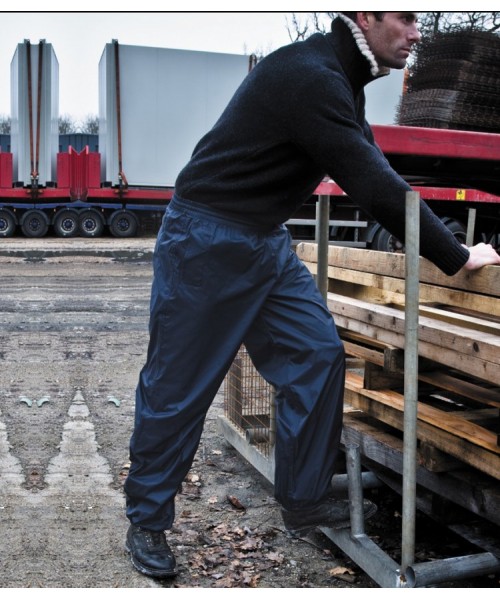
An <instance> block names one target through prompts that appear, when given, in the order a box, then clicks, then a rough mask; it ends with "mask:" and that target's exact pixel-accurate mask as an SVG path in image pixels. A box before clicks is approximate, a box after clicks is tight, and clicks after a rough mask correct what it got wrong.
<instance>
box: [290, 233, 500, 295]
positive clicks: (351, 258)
mask: <svg viewBox="0 0 500 600" xmlns="http://www.w3.org/2000/svg"><path fill="white" fill-rule="evenodd" d="M296 252H297V255H298V256H299V258H300V259H301V260H304V261H307V262H318V261H317V244H314V243H302V244H298V245H297V248H296ZM328 264H329V265H331V266H336V267H341V268H346V269H354V270H356V271H362V272H368V273H376V274H379V275H386V276H389V277H399V278H400V279H404V278H405V256H404V254H396V253H392V252H380V251H378V250H367V249H365V248H346V247H341V246H329V248H328ZM499 275H500V266H497V265H488V266H486V267H483V268H482V269H479V270H477V271H460V272H459V273H457V274H456V275H454V276H452V277H449V276H446V275H444V274H443V272H442V271H441V270H440V269H438V268H437V267H436V266H435V265H433V264H432V263H431V262H430V261H429V260H427V259H425V258H421V259H420V281H421V282H422V283H428V284H432V285H437V286H439V287H447V288H453V289H457V290H464V291H467V292H476V293H478V294H484V295H486V296H494V297H495V298H497V299H499V298H500V277H499Z"/></svg>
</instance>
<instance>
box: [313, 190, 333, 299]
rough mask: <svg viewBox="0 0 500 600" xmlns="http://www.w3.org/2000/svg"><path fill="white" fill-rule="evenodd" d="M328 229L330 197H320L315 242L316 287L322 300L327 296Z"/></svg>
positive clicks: (317, 208) (317, 207)
mask: <svg viewBox="0 0 500 600" xmlns="http://www.w3.org/2000/svg"><path fill="white" fill-rule="evenodd" d="M329 228H330V196H324V195H321V196H320V197H319V200H318V204H317V206H316V242H317V244H318V272H317V274H316V285H317V286H318V289H319V291H320V292H321V295H322V296H323V298H325V300H326V297H327V294H328V238H329V235H328V234H329Z"/></svg>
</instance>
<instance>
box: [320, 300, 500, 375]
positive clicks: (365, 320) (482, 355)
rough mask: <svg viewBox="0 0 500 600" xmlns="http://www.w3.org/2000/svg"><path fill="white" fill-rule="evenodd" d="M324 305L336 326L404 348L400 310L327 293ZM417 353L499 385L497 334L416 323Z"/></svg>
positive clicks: (429, 322)
mask: <svg viewBox="0 0 500 600" xmlns="http://www.w3.org/2000/svg"><path fill="white" fill-rule="evenodd" d="M328 307H329V309H330V312H331V313H332V315H333V316H334V319H335V321H336V323H337V326H338V327H342V328H345V329H347V330H349V331H354V332H357V333H360V334H363V335H365V336H366V337H370V338H373V339H375V340H377V341H379V342H384V343H386V344H389V345H391V346H395V347H398V348H404V345H405V340H404V334H405V329H404V313H403V312H402V311H400V310H397V309H393V308H390V307H385V306H381V307H378V306H375V305H373V304H369V303H366V302H363V301H362V300H353V299H350V298H346V297H343V296H337V295H335V294H331V293H329V294H328ZM418 332H419V354H420V355H422V356H424V357H426V358H428V359H431V360H435V361H437V362H439V363H441V364H445V365H447V366H449V367H453V368H456V369H459V370H462V371H463V372H465V373H470V374H473V375H474V376H476V377H479V378H481V379H483V380H485V381H488V382H491V383H495V384H499V385H500V369H498V357H499V356H500V337H498V336H494V335H491V334H488V333H481V332H477V333H474V332H471V331H470V330H468V329H466V328H460V327H457V326H452V325H447V326H443V325H442V324H439V322H438V323H436V322H435V321H433V320H432V319H427V318H422V319H421V320H420V322H419V330H418Z"/></svg>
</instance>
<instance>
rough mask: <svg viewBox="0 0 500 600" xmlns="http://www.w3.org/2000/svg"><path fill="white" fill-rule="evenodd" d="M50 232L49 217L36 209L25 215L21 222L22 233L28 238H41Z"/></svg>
mask: <svg viewBox="0 0 500 600" xmlns="http://www.w3.org/2000/svg"><path fill="white" fill-rule="evenodd" d="M48 230H49V219H48V217H47V215H46V214H45V213H44V212H43V211H41V210H38V209H36V208H34V209H31V210H28V211H26V212H25V213H24V215H23V218H22V220H21V231H22V232H23V233H24V235H25V236H26V237H32V238H40V237H43V236H44V235H46V234H47V231H48Z"/></svg>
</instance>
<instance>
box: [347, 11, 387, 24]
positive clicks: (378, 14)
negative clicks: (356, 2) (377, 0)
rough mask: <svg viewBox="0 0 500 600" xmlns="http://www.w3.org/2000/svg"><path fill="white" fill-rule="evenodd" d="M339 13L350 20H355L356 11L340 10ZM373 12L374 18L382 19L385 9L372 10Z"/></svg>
mask: <svg viewBox="0 0 500 600" xmlns="http://www.w3.org/2000/svg"><path fill="white" fill-rule="evenodd" d="M341 14H343V15H345V16H346V17H348V18H349V19H351V21H354V22H356V15H357V14H358V13H357V12H351V11H349V12H342V13H341ZM373 14H374V15H375V18H376V19H377V21H382V19H383V18H384V15H385V11H384V12H374V13H373Z"/></svg>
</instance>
